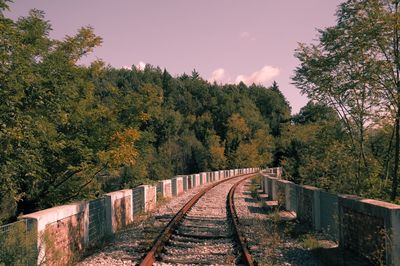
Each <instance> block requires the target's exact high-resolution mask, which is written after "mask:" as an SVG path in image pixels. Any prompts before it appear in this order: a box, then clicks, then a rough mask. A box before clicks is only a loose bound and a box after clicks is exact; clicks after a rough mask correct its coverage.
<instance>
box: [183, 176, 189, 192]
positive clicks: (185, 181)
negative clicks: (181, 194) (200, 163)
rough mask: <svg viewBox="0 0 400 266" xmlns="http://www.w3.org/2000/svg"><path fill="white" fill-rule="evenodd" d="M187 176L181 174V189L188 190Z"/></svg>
mask: <svg viewBox="0 0 400 266" xmlns="http://www.w3.org/2000/svg"><path fill="white" fill-rule="evenodd" d="M188 182H189V176H187V175H184V176H182V184H183V191H188V190H189V183H188Z"/></svg>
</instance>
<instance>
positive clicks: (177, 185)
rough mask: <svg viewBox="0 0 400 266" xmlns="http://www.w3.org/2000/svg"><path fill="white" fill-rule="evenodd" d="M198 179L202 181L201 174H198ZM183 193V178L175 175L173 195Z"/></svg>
mask: <svg viewBox="0 0 400 266" xmlns="http://www.w3.org/2000/svg"><path fill="white" fill-rule="evenodd" d="M198 177H199V178H198V181H199V182H200V176H198ZM182 193H183V178H182V177H180V176H179V177H174V178H172V196H174V197H176V196H179V195H181V194H182Z"/></svg>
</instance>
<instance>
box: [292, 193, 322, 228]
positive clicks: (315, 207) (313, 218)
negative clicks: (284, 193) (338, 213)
mask: <svg viewBox="0 0 400 266" xmlns="http://www.w3.org/2000/svg"><path fill="white" fill-rule="evenodd" d="M320 191H321V189H319V188H316V187H312V186H297V202H298V204H297V218H298V219H299V221H301V222H303V223H305V224H307V225H309V226H310V227H311V228H313V229H314V230H320V229H321V208H320Z"/></svg>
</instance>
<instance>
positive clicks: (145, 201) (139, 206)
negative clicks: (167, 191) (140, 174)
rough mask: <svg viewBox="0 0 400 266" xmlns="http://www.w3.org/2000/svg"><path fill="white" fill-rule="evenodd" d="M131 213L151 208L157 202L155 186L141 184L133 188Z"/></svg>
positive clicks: (138, 212) (146, 210)
mask: <svg viewBox="0 0 400 266" xmlns="http://www.w3.org/2000/svg"><path fill="white" fill-rule="evenodd" d="M132 191H133V214H134V215H135V214H140V213H141V212H148V211H151V210H153V209H154V208H155V207H156V204H157V188H156V187H155V186H150V185H141V186H138V187H136V188H134V189H133V190H132Z"/></svg>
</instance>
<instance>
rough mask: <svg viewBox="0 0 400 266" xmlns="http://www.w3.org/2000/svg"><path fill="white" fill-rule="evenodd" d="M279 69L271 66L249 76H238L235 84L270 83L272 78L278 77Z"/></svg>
mask: <svg viewBox="0 0 400 266" xmlns="http://www.w3.org/2000/svg"><path fill="white" fill-rule="evenodd" d="M279 72H280V71H279V68H276V67H272V66H268V65H267V66H264V67H263V68H261V69H260V70H257V71H255V72H253V73H252V74H250V75H238V76H237V77H236V79H235V83H239V82H241V81H242V82H243V83H244V84H246V85H251V84H253V83H255V84H265V83H266V82H268V81H271V80H272V79H273V78H275V77H276V76H278V75H279Z"/></svg>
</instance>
